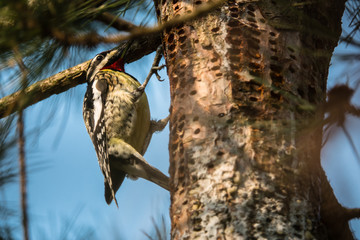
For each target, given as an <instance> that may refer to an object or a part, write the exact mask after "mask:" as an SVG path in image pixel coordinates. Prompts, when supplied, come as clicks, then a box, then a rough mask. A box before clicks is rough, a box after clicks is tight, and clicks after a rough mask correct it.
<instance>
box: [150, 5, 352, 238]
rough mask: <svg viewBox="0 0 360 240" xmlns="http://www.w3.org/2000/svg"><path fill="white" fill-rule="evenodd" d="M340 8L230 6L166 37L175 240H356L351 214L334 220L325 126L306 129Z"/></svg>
mask: <svg viewBox="0 0 360 240" xmlns="http://www.w3.org/2000/svg"><path fill="white" fill-rule="evenodd" d="M201 4H203V1H199V0H195V1H164V2H163V3H162V5H159V6H157V8H158V12H157V13H158V16H159V19H160V21H162V22H165V21H167V20H169V19H171V18H173V17H174V16H177V15H183V14H186V13H189V12H192V11H196V7H197V6H199V5H201ZM344 5H345V1H344V0H317V1H316V0H315V1H311V2H309V1H287V0H273V1H269V0H268V1H241V0H239V1H227V2H226V3H225V4H224V5H223V6H222V7H220V8H218V9H216V10H215V11H213V12H211V13H210V14H208V15H206V16H205V17H202V18H199V19H197V20H196V21H191V22H186V23H184V24H181V25H179V26H177V27H175V28H172V29H169V30H167V31H166V32H164V38H163V42H164V46H165V59H166V64H167V67H168V75H169V78H170V90H171V118H170V143H169V151H170V176H171V209H170V215H171V221H172V230H171V237H172V239H199V238H201V239H284V238H287V239H313V238H316V239H328V238H334V239H335V238H338V237H342V239H351V238H352V236H351V232H350V231H349V228H348V225H347V219H343V223H344V224H343V225H341V224H340V223H339V222H338V223H337V224H334V221H333V220H334V216H335V219H336V217H338V216H337V215H336V213H337V212H336V211H335V210H334V211H333V210H331V209H339V212H341V211H340V210H343V209H342V207H341V206H340V205H339V204H338V203H337V201H336V199H335V198H334V196H333V193H332V191H331V189H330V187H329V184H328V182H327V180H326V178H325V175H324V173H323V171H322V169H321V167H320V148H321V126H318V127H317V128H312V129H307V131H304V126H306V125H308V123H309V121H312V120H313V119H314V117H315V116H314V115H315V114H314V111H310V110H311V109H312V107H313V106H318V105H320V104H321V103H323V102H324V100H325V92H326V79H327V75H328V68H329V62H330V58H331V55H332V52H333V50H334V47H335V46H336V44H337V41H338V39H339V36H340V33H341V17H342V14H343V11H344ZM309 109H310V110H309ZM319 115H320V116H321V114H319ZM304 132H305V133H304ZM324 196H327V198H326V199H324V200H322V199H323V197H324ZM330 210H331V211H330ZM334 214H335V215H334ZM324 216H325V218H324ZM333 225H335V227H334V226H333ZM337 225H341V227H342V228H345V229H344V231H342V230H341V233H339V232H338V231H335V228H336V226H337ZM340 229H341V228H340ZM330 230H332V231H330ZM336 234H340V235H336ZM341 234H343V235H341ZM339 239H340V238H339Z"/></svg>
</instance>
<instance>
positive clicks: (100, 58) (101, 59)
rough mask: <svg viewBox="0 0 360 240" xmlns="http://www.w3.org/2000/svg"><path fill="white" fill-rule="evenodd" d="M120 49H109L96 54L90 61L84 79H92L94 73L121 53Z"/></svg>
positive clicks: (113, 60) (111, 62) (88, 80)
mask: <svg viewBox="0 0 360 240" xmlns="http://www.w3.org/2000/svg"><path fill="white" fill-rule="evenodd" d="M121 52H122V51H120V49H115V50H109V51H105V52H102V53H99V54H97V55H96V56H95V57H94V58H93V59H92V60H91V62H90V64H89V67H88V69H87V71H86V72H87V73H86V81H87V82H88V83H90V82H92V81H93V80H94V77H95V75H96V74H97V73H98V72H99V71H100V70H101V69H103V68H104V67H106V66H108V65H110V64H113V63H114V62H115V61H116V60H118V59H119V57H120V55H121Z"/></svg>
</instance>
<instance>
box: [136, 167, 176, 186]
mask: <svg viewBox="0 0 360 240" xmlns="http://www.w3.org/2000/svg"><path fill="white" fill-rule="evenodd" d="M140 162H141V163H142V165H143V168H144V170H145V173H146V174H145V175H144V176H140V177H142V178H145V179H146V180H149V181H151V182H153V183H155V184H157V185H159V186H160V187H162V188H164V189H166V190H168V191H170V186H169V178H168V177H167V176H165V174H163V173H162V172H161V171H160V170H159V169H157V168H155V167H153V166H151V165H149V164H148V163H146V164H145V163H144V162H142V161H140Z"/></svg>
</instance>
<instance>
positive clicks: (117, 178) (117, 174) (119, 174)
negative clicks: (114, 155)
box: [104, 168, 126, 207]
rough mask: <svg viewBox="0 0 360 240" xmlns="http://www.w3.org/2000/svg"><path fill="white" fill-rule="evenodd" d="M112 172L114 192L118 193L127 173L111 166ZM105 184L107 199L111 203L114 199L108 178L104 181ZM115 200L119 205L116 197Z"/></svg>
mask: <svg viewBox="0 0 360 240" xmlns="http://www.w3.org/2000/svg"><path fill="white" fill-rule="evenodd" d="M110 173H111V179H112V185H113V190H114V194H116V192H117V191H118V190H119V188H120V186H121V184H122V182H123V181H124V178H125V175H126V173H124V172H123V171H121V170H118V169H116V168H111V171H110ZM104 185H105V201H106V203H107V204H110V203H111V201H112V200H113V196H112V193H111V189H110V186H109V184H108V182H107V181H106V180H105V182H104ZM114 201H115V204H116V206H118V204H117V200H116V198H115V199H114ZM118 207H119V206H118Z"/></svg>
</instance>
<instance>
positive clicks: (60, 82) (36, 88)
mask: <svg viewBox="0 0 360 240" xmlns="http://www.w3.org/2000/svg"><path fill="white" fill-rule="evenodd" d="M160 44H161V39H160V36H159V35H150V36H147V37H146V38H141V39H137V40H135V41H134V43H133V44H132V45H131V48H130V49H129V50H128V55H127V57H126V62H127V63H130V62H133V61H136V60H138V59H140V58H141V57H143V56H145V55H147V54H149V53H152V52H153V51H155V50H156V48H157V47H158V46H159V45H160ZM88 64H89V61H87V62H84V63H81V64H79V65H77V66H74V67H72V68H69V69H67V70H64V71H62V72H60V73H57V74H55V75H53V76H51V77H48V78H46V79H44V80H41V81H39V82H36V83H34V84H33V85H31V86H29V87H27V88H26V89H25V90H24V92H23V95H22V94H21V92H22V91H18V92H15V93H13V94H11V95H9V96H6V97H3V98H2V99H0V118H3V117H6V116H9V115H10V114H12V113H14V112H16V111H18V110H19V109H25V108H27V107H28V106H31V105H33V104H35V103H37V102H40V101H42V100H44V99H46V98H48V97H50V96H52V95H54V94H60V93H62V92H65V91H66V90H68V89H70V88H73V87H75V86H77V85H79V84H83V83H85V75H86V74H85V71H86V69H87V66H88Z"/></svg>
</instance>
